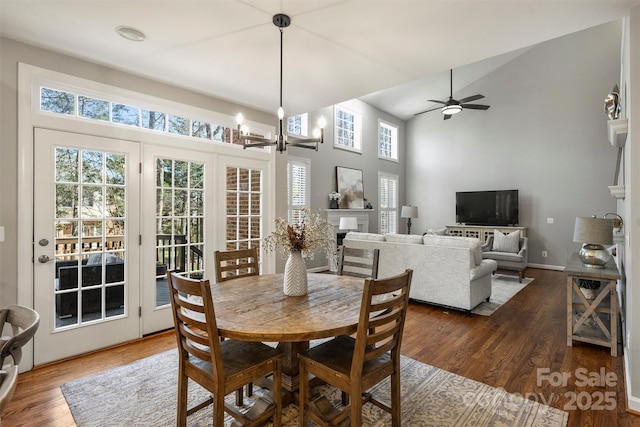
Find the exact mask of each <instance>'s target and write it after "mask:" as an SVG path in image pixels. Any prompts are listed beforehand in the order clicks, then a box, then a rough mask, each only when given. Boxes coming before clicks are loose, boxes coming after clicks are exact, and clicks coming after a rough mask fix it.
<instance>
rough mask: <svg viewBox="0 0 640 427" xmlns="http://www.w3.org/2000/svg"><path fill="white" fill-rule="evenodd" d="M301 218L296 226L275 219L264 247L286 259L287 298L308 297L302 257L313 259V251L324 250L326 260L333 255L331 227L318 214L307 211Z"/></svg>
mask: <svg viewBox="0 0 640 427" xmlns="http://www.w3.org/2000/svg"><path fill="white" fill-rule="evenodd" d="M301 218H302V219H301V220H300V222H299V223H297V224H293V225H292V224H289V223H288V222H287V220H286V219H284V218H279V217H277V218H276V219H275V220H274V221H275V230H274V231H272V232H271V234H269V235H268V236H267V237H266V238H265V239H264V244H263V248H264V250H265V251H266V252H274V251H275V250H276V249H277V250H279V251H280V253H281V254H282V255H283V256H288V258H287V263H286V264H285V273H284V283H283V290H284V293H285V295H289V296H300V295H306V294H307V267H306V265H305V263H304V259H303V257H309V256H312V254H313V251H314V250H316V249H324V250H325V251H326V255H327V259H329V258H330V257H333V256H335V253H336V249H335V241H334V236H335V235H334V230H333V226H332V225H331V224H329V223H328V222H327V220H326V219H324V218H321V217H320V214H317V213H316V214H312V213H311V212H310V210H309V209H308V208H303V209H302V216H301Z"/></svg>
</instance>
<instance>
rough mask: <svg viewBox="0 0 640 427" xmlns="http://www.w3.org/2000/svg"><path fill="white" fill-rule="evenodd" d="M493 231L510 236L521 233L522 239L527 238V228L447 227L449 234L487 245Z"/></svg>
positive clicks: (490, 226) (491, 226)
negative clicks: (472, 238)
mask: <svg viewBox="0 0 640 427" xmlns="http://www.w3.org/2000/svg"><path fill="white" fill-rule="evenodd" d="M493 230H498V231H500V232H502V233H505V234H508V233H513V232H514V231H516V230H518V231H520V237H527V227H506V226H505V227H502V226H493V225H447V234H449V235H451V236H459V237H475V238H476V239H480V242H482V243H485V242H486V241H487V239H488V238H489V236H493Z"/></svg>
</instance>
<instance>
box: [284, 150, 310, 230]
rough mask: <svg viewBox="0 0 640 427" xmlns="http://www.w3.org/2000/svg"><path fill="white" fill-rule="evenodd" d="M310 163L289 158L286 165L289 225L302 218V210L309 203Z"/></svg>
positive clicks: (301, 159)
mask: <svg viewBox="0 0 640 427" xmlns="http://www.w3.org/2000/svg"><path fill="white" fill-rule="evenodd" d="M310 176H311V161H310V160H309V159H304V158H301V157H292V156H289V163H288V164H287V199H288V210H289V214H288V216H289V223H297V222H299V221H300V219H301V217H302V215H301V214H302V208H308V207H309V206H310V205H311V203H310V201H309V200H310V197H311V194H310V193H311V192H310V188H309V187H310V182H311V179H310Z"/></svg>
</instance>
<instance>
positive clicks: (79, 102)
mask: <svg viewBox="0 0 640 427" xmlns="http://www.w3.org/2000/svg"><path fill="white" fill-rule="evenodd" d="M40 110H41V111H46V112H50V113H56V114H61V115H66V116H74V117H82V118H85V119H89V120H97V121H102V122H109V123H114V124H118V125H124V126H132V127H137V128H141V129H150V130H154V131H157V132H166V133H171V134H175V135H183V136H188V137H192V138H198V139H201V140H206V141H213V142H220V143H227V144H240V142H239V141H237V140H236V138H233V132H234V129H233V128H230V127H227V126H224V125H223V124H220V123H211V122H207V121H203V120H197V119H195V118H191V117H184V116H182V115H175V114H171V113H168V112H163V111H154V110H150V109H145V108H142V107H139V106H135V105H128V104H126V103H122V102H119V101H118V100H115V99H114V100H107V99H98V98H95V97H91V96H87V95H82V94H77V93H72V92H69V91H65V90H58V89H51V88H47V87H44V86H43V87H41V88H40Z"/></svg>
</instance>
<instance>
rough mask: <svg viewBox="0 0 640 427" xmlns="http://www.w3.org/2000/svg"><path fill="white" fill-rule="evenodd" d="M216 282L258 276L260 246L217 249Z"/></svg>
mask: <svg viewBox="0 0 640 427" xmlns="http://www.w3.org/2000/svg"><path fill="white" fill-rule="evenodd" d="M215 264H216V282H217V283H221V282H225V281H227V280H231V279H237V278H238V277H246V276H257V275H259V274H260V267H259V266H258V248H257V247H255V246H254V247H253V248H249V249H236V250H230V251H215Z"/></svg>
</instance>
